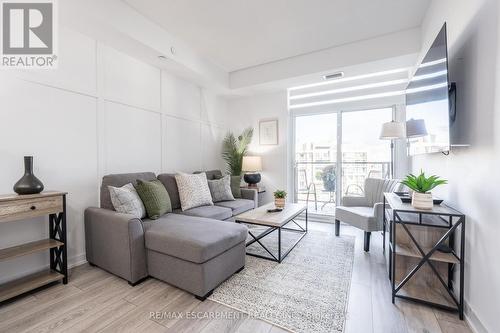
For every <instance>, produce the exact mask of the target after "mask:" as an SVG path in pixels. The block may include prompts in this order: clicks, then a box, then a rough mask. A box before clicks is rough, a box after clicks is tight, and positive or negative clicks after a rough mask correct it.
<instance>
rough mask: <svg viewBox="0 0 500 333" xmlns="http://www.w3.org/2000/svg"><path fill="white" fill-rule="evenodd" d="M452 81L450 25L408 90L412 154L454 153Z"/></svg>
mask: <svg viewBox="0 0 500 333" xmlns="http://www.w3.org/2000/svg"><path fill="white" fill-rule="evenodd" d="M448 96H449V79H448V51H447V43H446V24H445V25H443V27H442V28H441V31H440V32H439V34H438V35H437V37H436V39H435V40H434V42H433V43H432V45H431V47H430V49H429V51H428V52H427V54H426V55H425V57H424V58H423V60H422V62H421V63H420V65H419V66H418V68H417V70H416V71H415V74H414V76H413V77H412V79H411V80H410V82H409V84H408V86H407V87H406V134H407V137H408V141H409V154H410V155H417V154H425V153H437V152H446V151H449V150H450V119H449V97H448Z"/></svg>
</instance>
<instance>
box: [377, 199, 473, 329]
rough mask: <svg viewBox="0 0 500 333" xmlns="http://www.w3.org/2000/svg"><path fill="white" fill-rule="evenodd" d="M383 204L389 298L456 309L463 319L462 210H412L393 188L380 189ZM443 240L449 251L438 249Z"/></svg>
mask: <svg viewBox="0 0 500 333" xmlns="http://www.w3.org/2000/svg"><path fill="white" fill-rule="evenodd" d="M383 205H384V206H383V208H384V212H385V214H384V244H385V230H386V229H387V228H386V225H387V224H388V226H389V278H390V280H391V282H392V302H393V303H394V300H395V298H402V299H405V300H409V301H413V302H417V303H421V304H425V305H429V306H433V307H437V308H440V309H443V310H448V311H455V312H458V314H459V317H460V319H463V318H464V278H465V277H464V260H465V215H464V214H462V213H460V212H458V211H456V210H454V209H452V208H450V207H448V206H445V205H435V206H434V208H433V209H431V210H421V209H416V208H414V207H413V206H411V204H409V203H403V202H402V201H401V199H400V198H399V197H398V196H397V195H396V194H395V193H385V194H384V203H383ZM456 236H458V237H456ZM457 240H458V243H457ZM443 245H446V246H447V247H449V248H450V252H449V253H446V252H440V251H439V249H440V247H441V246H443ZM455 245H458V246H455ZM384 250H385V246H384ZM454 277H456V278H458V281H457V279H454Z"/></svg>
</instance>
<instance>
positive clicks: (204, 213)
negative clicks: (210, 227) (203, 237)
mask: <svg viewBox="0 0 500 333" xmlns="http://www.w3.org/2000/svg"><path fill="white" fill-rule="evenodd" d="M174 213H177V214H182V215H189V216H198V217H206V218H210V219H216V220H225V219H228V218H230V217H231V216H233V211H232V210H231V209H230V208H225V207H219V206H201V207H195V208H191V209H188V210H184V211H182V210H180V209H177V210H175V211H174Z"/></svg>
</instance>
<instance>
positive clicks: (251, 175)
mask: <svg viewBox="0 0 500 333" xmlns="http://www.w3.org/2000/svg"><path fill="white" fill-rule="evenodd" d="M241 170H242V171H244V172H246V173H245V175H244V176H243V180H244V181H245V183H247V184H248V187H256V186H257V184H258V183H259V182H260V179H261V177H260V173H258V171H262V159H261V157H260V156H243V163H242V167H241Z"/></svg>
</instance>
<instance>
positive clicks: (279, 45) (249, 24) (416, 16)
mask: <svg viewBox="0 0 500 333" xmlns="http://www.w3.org/2000/svg"><path fill="white" fill-rule="evenodd" d="M123 1H125V2H126V3H127V4H129V5H130V6H131V7H133V8H134V9H135V10H137V11H138V12H139V13H141V14H142V15H144V16H145V17H146V18H148V19H150V20H151V21H153V22H155V23H157V24H158V25H160V26H161V27H163V28H164V29H165V30H167V31H168V32H169V33H171V34H172V35H174V36H176V37H178V38H181V39H183V40H184V41H185V42H187V43H188V44H189V45H190V46H191V47H193V48H194V49H195V50H197V51H198V52H200V53H201V54H202V55H204V56H206V57H207V58H208V59H210V60H211V61H212V62H214V63H215V64H216V65H218V66H220V67H222V68H223V69H224V70H226V71H228V72H232V71H236V70H240V69H244V68H248V67H253V66H257V65H260V64H264V63H269V62H274V61H279V60H281V59H286V58H289V57H293V56H297V55H301V54H307V53H310V52H314V51H319V50H322V49H326V48H330V47H334V46H339V45H342V44H346V43H351V42H355V41H360V40H364V39H369V38H373V37H376V36H380V35H384V34H389V33H393V32H396V31H401V30H405V29H410V28H415V27H418V26H420V25H421V23H422V19H423V17H424V14H425V11H426V9H427V7H428V4H429V0H123ZM174 46H175V45H174Z"/></svg>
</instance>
